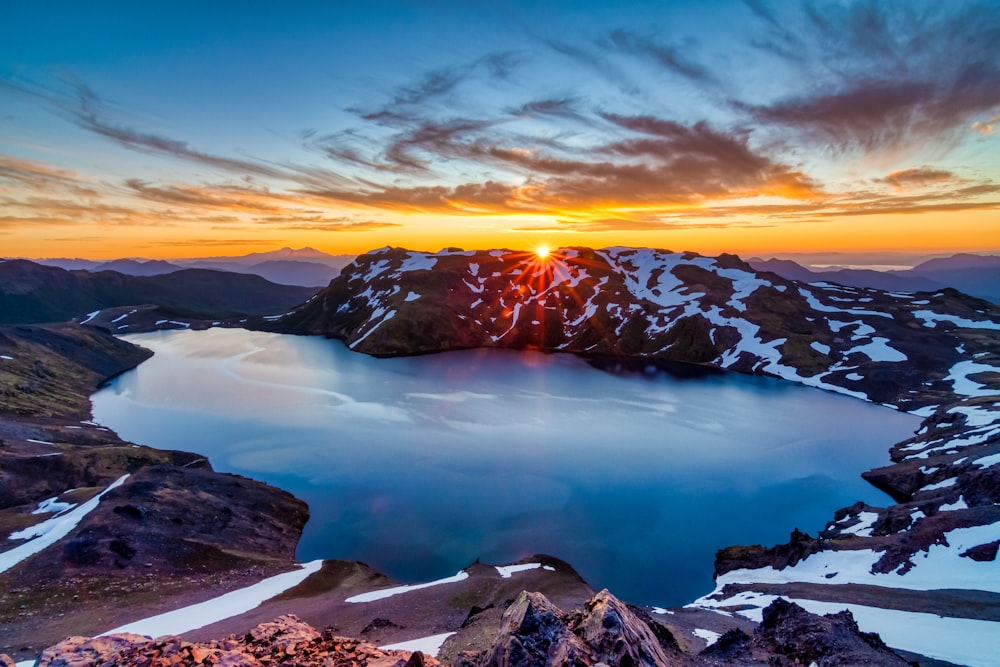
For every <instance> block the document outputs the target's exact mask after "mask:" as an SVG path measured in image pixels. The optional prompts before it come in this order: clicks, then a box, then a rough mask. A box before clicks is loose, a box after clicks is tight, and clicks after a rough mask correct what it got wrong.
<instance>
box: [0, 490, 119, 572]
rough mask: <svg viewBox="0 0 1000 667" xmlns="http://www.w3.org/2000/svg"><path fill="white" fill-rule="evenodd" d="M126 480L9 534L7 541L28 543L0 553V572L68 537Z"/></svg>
mask: <svg viewBox="0 0 1000 667" xmlns="http://www.w3.org/2000/svg"><path fill="white" fill-rule="evenodd" d="M126 479H128V475H122V476H121V477H119V478H118V479H116V480H115V481H114V482H112V483H111V484H110V485H109V486H108V488H106V489H104V490H103V491H101V492H100V493H99V494H97V495H96V496H94V497H93V498H91V499H90V500H88V501H87V502H85V503H83V504H82V505H80V506H79V507H77V508H76V509H73V510H71V511H69V512H66V513H65V514H58V515H56V516H54V517H52V518H51V519H48V520H46V521H42V522H41V523H37V524H35V525H34V526H29V527H27V528H25V529H24V530H18V531H16V532H13V533H11V534H10V536H9V537H8V538H7V539H8V540H28V541H27V542H25V543H24V544H19V545H18V546H16V547H14V548H13V549H11V550H10V551H5V552H3V553H0V572H6V571H7V570H9V569H10V568H12V567H14V566H15V565H17V564H18V563H20V562H21V561H23V560H25V559H26V558H29V557H30V556H34V555H35V554H37V553H38V552H39V551H42V550H43V549H45V548H46V547H49V546H51V545H53V544H55V543H56V542H58V541H59V540H61V539H62V538H64V537H66V536H67V535H69V533H70V531H72V530H73V529H74V528H76V526H77V524H79V523H80V521H81V520H83V517H85V516H87V515H88V514H89V513H90V512H92V511H93V510H94V509H95V508H96V507H97V505H98V503H100V502H101V498H102V497H104V494H105V493H107V492H108V491H111V490H112V489H115V488H117V487H119V486H121V485H122V484H123V483H124V482H125V480H126Z"/></svg>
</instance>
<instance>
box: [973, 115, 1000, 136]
mask: <svg viewBox="0 0 1000 667" xmlns="http://www.w3.org/2000/svg"><path fill="white" fill-rule="evenodd" d="M997 123H1000V113H998V114H994V115H992V116H990V117H989V118H988V119H986V120H977V121H973V123H972V129H973V130H975V131H976V132H978V133H979V134H982V135H989V134H993V131H994V130H996V127H997Z"/></svg>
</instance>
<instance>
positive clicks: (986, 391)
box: [945, 361, 1000, 397]
mask: <svg viewBox="0 0 1000 667" xmlns="http://www.w3.org/2000/svg"><path fill="white" fill-rule="evenodd" d="M996 372H997V369H996V368H994V367H993V366H988V365H987V364H980V363H977V362H975V361H960V362H958V363H957V364H955V365H954V366H952V367H951V373H949V374H948V377H946V378H945V380H946V381H950V382H951V384H952V391H954V392H955V393H956V394H961V395H963V396H970V397H979V396H994V395H997V394H1000V391H997V390H995V389H990V388H989V387H987V386H986V385H984V384H980V383H978V382H976V381H974V380H970V379H969V376H970V375H976V374H977V373H996Z"/></svg>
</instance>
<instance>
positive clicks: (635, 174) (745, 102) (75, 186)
mask: <svg viewBox="0 0 1000 667" xmlns="http://www.w3.org/2000/svg"><path fill="white" fill-rule="evenodd" d="M914 2H915V3H918V4H920V2H922V0H914ZM542 4H545V3H542ZM904 5H906V6H905V7H904ZM911 5H912V3H885V4H876V5H864V4H859V5H856V6H855V5H850V4H849V5H845V6H841V5H839V4H837V3H831V4H829V5H823V6H815V7H812V8H811V9H808V10H807V9H806V8H804V7H803V6H802V5H799V4H797V3H772V4H768V3H743V2H737V1H735V0H732V1H730V0H723V1H722V2H719V3H711V5H706V6H699V7H697V8H693V7H692V6H691V5H690V3H683V2H664V3H655V4H654V5H643V6H642V7H641V9H640V8H639V7H629V6H628V5H627V4H623V5H619V4H618V3H614V6H610V5H609V6H605V5H604V4H597V5H588V6H583V5H580V6H575V5H573V4H572V3H571V4H570V5H568V6H561V7H559V8H555V7H548V8H546V7H541V6H537V5H535V4H533V3H523V4H522V3H516V2H515V3H513V4H510V5H509V6H508V5H504V7H493V6H491V5H489V3H486V4H482V5H480V4H475V3H474V4H473V5H468V4H466V3H462V4H455V5H451V4H448V3H445V5H442V6H441V7H439V8H438V9H439V10H440V9H442V8H444V7H448V8H449V10H450V11H430V10H428V9H425V8H422V7H421V6H420V5H419V3H418V4H416V5H412V4H406V3H403V4H399V5H398V6H397V5H392V7H393V12H392V16H391V17H388V18H391V20H387V17H386V15H385V14H384V13H380V11H379V10H377V9H373V8H369V7H367V6H366V5H365V4H364V3H361V4H358V5H351V4H349V3H330V5H329V6H326V7H324V6H323V5H320V6H315V7H312V8H311V9H310V12H311V13H310V15H309V16H308V17H305V16H300V15H297V14H295V12H294V11H288V12H280V11H275V10H262V9H259V8H249V7H247V8H244V11H241V12H239V13H238V15H233V14H232V13H231V12H228V11H226V10H225V9H224V8H222V7H213V8H210V10H209V8H206V10H205V12H204V13H203V14H199V16H198V17H193V16H191V15H190V14H189V13H188V12H187V11H186V10H184V8H183V7H180V6H178V7H170V6H168V7H161V8H160V10H162V11H160V10H158V12H157V14H156V16H155V21H150V18H151V16H150V14H149V13H148V10H146V9H144V7H143V6H141V5H134V6H133V5H122V6H120V7H117V8H111V7H110V6H108V7H103V6H101V7H92V6H89V5H87V6H84V5H80V6H79V7H74V6H69V7H65V8H62V9H60V10H59V11H58V12H53V11H49V10H47V9H45V8H42V7H39V6H36V5H35V4H34V3H23V6H22V5H18V6H17V7H16V8H11V11H10V12H8V15H7V16H5V21H3V22H2V23H0V256H21V257H35V258H41V257H84V258H89V259H112V258H118V257H146V258H150V259H171V258H184V257H200V256H214V255H239V254H246V253H249V252H260V251H267V250H272V249H276V248H280V247H284V246H291V247H304V246H311V247H314V248H317V249H319V250H323V251H326V252H329V253H331V254H345V253H350V254H356V253H362V252H364V251H366V250H369V249H373V248H376V247H380V246H385V245H394V246H405V247H409V248H413V249H420V250H437V249H439V248H442V247H446V246H459V247H464V248H469V249H471V248H478V249H482V248H491V247H507V248H512V249H529V248H531V247H534V246H535V245H537V244H539V243H546V244H548V245H550V246H568V245H579V246H592V247H604V246H609V245H630V246H652V247H659V248H667V249H672V250H693V251H696V252H700V253H704V254H718V253H720V252H733V253H737V254H740V255H743V256H745V257H749V256H754V255H757V256H771V255H777V254H789V253H802V252H830V251H840V252H851V253H860V252H872V251H891V252H901V253H925V254H943V253H950V252H963V251H964V252H986V253H989V252H998V251H1000V159H998V158H997V156H998V155H1000V132H997V127H998V126H1000V85H997V84H998V82H1000V43H998V42H997V40H996V39H995V36H996V32H997V30H1000V10H998V11H984V10H983V9H982V8H976V7H973V6H971V5H966V4H964V3H939V2H926V3H925V4H923V5H922V8H921V11H909V9H908V8H909V7H910V6H911ZM14 9H16V11H13V10H14ZM307 18H308V20H306V19H307Z"/></svg>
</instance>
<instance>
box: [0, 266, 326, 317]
mask: <svg viewBox="0 0 1000 667" xmlns="http://www.w3.org/2000/svg"><path fill="white" fill-rule="evenodd" d="M314 292H315V288H309V287H299V286H293V285H277V284H275V283H272V282H269V281H267V280H265V279H264V278H261V277H260V276H257V275H245V274H242V273H233V272H226V271H210V270H207V269H178V270H176V271H174V272H172V273H169V274H162V275H153V276H131V275H125V274H122V273H117V272H114V271H97V272H91V271H84V270H74V271H67V270H65V269H61V268H58V267H54V266H42V265H41V264H35V263H33V262H29V261H27V260H7V261H0V324H26V323H33V322H59V321H65V320H69V319H73V318H80V317H82V316H83V315H86V314H87V313H90V312H93V311H96V310H101V309H104V308H111V307H114V306H131V305H139V304H155V305H157V306H161V307H162V308H164V309H165V312H169V313H172V314H175V315H177V316H179V317H188V318H208V319H212V318H219V319H222V318H232V317H240V316H253V315H271V314H277V313H283V312H285V311H287V310H288V309H289V308H291V307H293V306H295V305H298V304H300V303H302V302H303V301H305V300H306V299H308V298H309V297H310V296H311V295H312V294H313V293H314Z"/></svg>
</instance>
